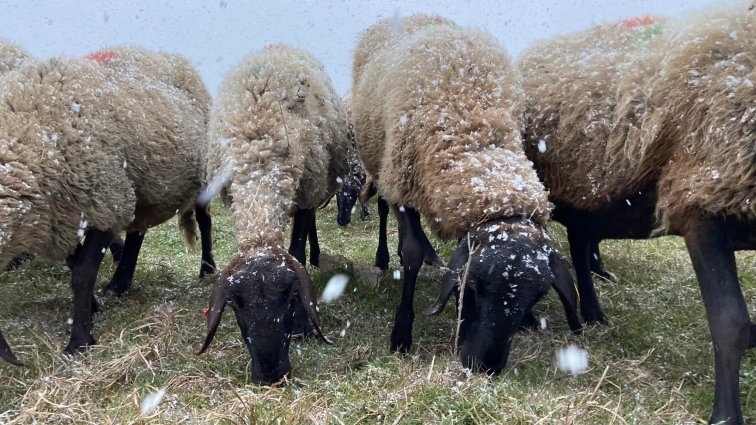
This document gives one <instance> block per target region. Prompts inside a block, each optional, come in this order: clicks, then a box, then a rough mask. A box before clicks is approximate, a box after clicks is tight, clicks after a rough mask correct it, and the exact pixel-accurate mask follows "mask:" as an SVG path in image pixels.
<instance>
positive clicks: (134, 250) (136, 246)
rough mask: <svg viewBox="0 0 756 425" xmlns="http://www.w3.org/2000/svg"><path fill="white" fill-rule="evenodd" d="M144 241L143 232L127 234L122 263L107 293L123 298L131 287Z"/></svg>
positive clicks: (106, 289) (111, 280)
mask: <svg viewBox="0 0 756 425" xmlns="http://www.w3.org/2000/svg"><path fill="white" fill-rule="evenodd" d="M143 241H144V233H143V232H129V233H127V234H126V242H125V243H124V245H123V254H122V255H121V261H120V262H119V263H118V267H117V268H116V271H115V273H113V278H112V279H110V282H108V285H107V286H106V287H105V291H106V292H111V293H113V295H115V296H116V297H121V296H123V294H124V293H125V292H126V291H127V290H128V289H129V286H131V281H132V280H133V279H134V271H135V270H136V263H137V258H138V257H139V251H140V250H141V249H142V242H143Z"/></svg>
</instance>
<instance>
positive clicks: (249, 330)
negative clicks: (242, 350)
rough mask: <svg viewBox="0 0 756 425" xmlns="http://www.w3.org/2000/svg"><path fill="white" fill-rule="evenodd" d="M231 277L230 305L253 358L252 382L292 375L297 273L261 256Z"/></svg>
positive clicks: (271, 380)
mask: <svg viewBox="0 0 756 425" xmlns="http://www.w3.org/2000/svg"><path fill="white" fill-rule="evenodd" d="M230 279H231V280H230V282H229V287H228V289H227V290H228V291H229V294H228V299H229V301H228V304H229V305H230V306H231V307H232V308H233V309H234V313H235V315H236V322H237V323H238V324H239V329H240V330H241V334H242V338H243V339H244V343H245V344H246V345H247V349H248V350H249V355H250V356H251V357H252V382H254V383H255V384H272V383H274V382H278V381H280V380H281V379H283V378H284V377H288V376H289V373H290V372H291V364H290V363H289V343H290V341H291V329H292V322H293V314H294V301H295V299H296V294H295V292H294V289H295V287H298V286H299V283H298V282H297V278H296V275H295V274H294V272H293V271H292V270H290V269H289V268H288V267H286V265H285V264H284V263H282V262H281V260H280V259H278V261H277V262H276V259H275V258H271V257H257V258H253V259H251V261H250V262H248V263H247V264H246V265H245V267H244V268H243V269H242V270H240V271H239V272H237V273H235V274H234V275H232V276H230Z"/></svg>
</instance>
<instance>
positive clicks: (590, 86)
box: [519, 3, 756, 424]
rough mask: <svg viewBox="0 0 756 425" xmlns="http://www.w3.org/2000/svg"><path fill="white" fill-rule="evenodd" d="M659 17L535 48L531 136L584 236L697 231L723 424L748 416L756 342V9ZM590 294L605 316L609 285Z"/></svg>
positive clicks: (549, 180) (716, 413)
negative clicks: (753, 271)
mask: <svg viewBox="0 0 756 425" xmlns="http://www.w3.org/2000/svg"><path fill="white" fill-rule="evenodd" d="M645 21H646V22H643V20H641V21H637V20H636V21H625V22H623V23H621V24H620V25H618V26H613V27H612V26H602V27H598V28H595V29H593V30H590V31H585V32H581V33H578V34H575V35H572V36H569V37H560V38H557V39H554V40H550V41H546V42H541V43H538V44H535V45H534V46H533V47H532V48H530V49H529V50H528V51H527V52H525V53H524V54H523V56H522V58H521V59H520V61H519V66H520V69H521V70H522V72H523V74H524V87H525V90H526V92H527V94H528V107H527V115H528V128H527V132H526V145H527V146H528V147H529V152H530V154H531V155H530V157H531V158H533V160H534V162H535V164H536V168H537V170H538V172H539V175H540V177H541V178H542V179H543V181H544V183H545V185H546V186H547V187H548V188H549V189H550V191H551V199H552V201H553V202H554V203H555V204H556V209H557V211H559V210H560V209H561V210H562V211H563V217H565V221H564V222H565V224H566V225H567V227H568V232H569V233H570V234H571V237H570V244H571V245H573V244H576V243H578V242H582V243H585V241H587V240H591V239H592V240H597V239H602V238H624V237H633V238H644V237H648V236H651V235H654V234H670V235H680V236H683V237H684V238H685V242H686V246H687V248H688V252H689V254H690V257H691V260H692V262H693V266H694V269H695V271H696V275H697V277H698V281H699V285H700V288H701V294H702V297H703V300H704V306H705V308H706V314H707V319H708V322H709V329H710V332H711V336H712V341H713V344H714V347H715V350H714V356H715V389H714V406H713V412H712V415H711V417H710V421H711V422H722V423H724V422H727V423H737V424H740V423H743V417H742V413H741V408H740V397H739V388H738V375H739V369H740V362H741V359H742V356H743V354H744V352H745V349H746V348H747V347H753V346H754V345H756V342H755V341H756V338H754V337H753V336H752V335H756V331H755V330H756V328H754V325H753V324H752V323H751V321H750V318H749V314H748V310H747V308H746V305H745V301H744V299H743V295H742V292H741V290H740V286H739V282H738V276H737V269H736V263H735V257H734V251H735V250H740V249H754V248H756V244H754V240H756V233H754V230H753V229H754V228H756V227H754V224H756V210H755V209H754V207H753V204H752V199H754V196H756V183H754V182H755V181H756V179H755V178H754V177H756V176H755V174H756V166H755V165H754V162H753V158H754V153H755V152H754V134H756V107H754V104H756V90H755V89H754V84H753V82H754V81H756V70H755V69H754V63H756V49H755V48H754V43H753V40H754V39H756V25H754V24H756V22H755V21H756V14H754V11H753V10H749V8H748V4H747V3H742V4H735V5H732V6H728V7H721V8H719V9H711V10H706V11H702V12H700V13H699V14H698V15H695V16H690V17H687V18H686V19H684V20H680V21H679V22H670V23H669V24H666V25H664V26H663V27H661V26H658V25H656V24H655V23H654V22H651V21H650V20H649V19H645ZM638 24H645V25H638ZM605 43H606V44H605ZM577 59H579V60H577ZM540 141H545V142H542V143H545V145H546V146H545V150H543V152H537V151H536V148H535V147H536V146H537V145H538V143H539V142H540ZM557 165H558V166H557ZM623 204H624V205H623ZM555 216H557V214H556V213H555ZM587 223H590V226H587ZM655 230H656V231H657V232H656V233H654V231H655ZM572 234H575V236H572ZM581 249H584V248H575V247H571V250H572V252H573V256H574V255H575V254H576V253H580V250H581ZM573 258H574V257H573ZM579 262H580V261H576V264H575V267H576V271H577V269H578V267H579V264H578V263H579ZM579 274H580V273H578V275H579ZM583 278H585V276H583ZM578 279H579V281H580V280H581V276H580V275H579V276H578ZM585 282H587V283H585ZM586 287H587V288H588V289H590V290H591V291H592V290H593V288H592V283H591V282H590V276H588V278H587V281H584V282H580V292H581V294H582V293H583V292H584V289H586ZM583 295H584V294H583ZM587 302H588V304H584V303H583V301H581V305H582V307H583V309H584V312H585V309H586V307H588V308H593V309H598V310H594V313H595V311H600V309H599V307H598V301H597V299H596V298H595V294H592V297H590V298H589V299H588V301H587ZM584 314H585V313H584Z"/></svg>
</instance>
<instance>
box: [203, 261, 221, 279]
mask: <svg viewBox="0 0 756 425" xmlns="http://www.w3.org/2000/svg"><path fill="white" fill-rule="evenodd" d="M216 271H217V270H216V269H215V265H214V264H208V263H206V262H204V261H203V262H202V267H200V272H199V278H200V279H203V278H205V277H206V276H210V275H213V274H215V272H216Z"/></svg>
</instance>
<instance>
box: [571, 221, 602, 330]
mask: <svg viewBox="0 0 756 425" xmlns="http://www.w3.org/2000/svg"><path fill="white" fill-rule="evenodd" d="M567 239H568V240H569V243H570V255H571V256H572V265H573V267H574V268H575V277H576V279H577V284H578V294H580V311H581V312H582V314H583V320H585V321H586V323H596V322H601V323H603V322H605V321H606V317H605V316H604V312H603V311H602V310H601V305H600V304H599V301H598V296H597V295H596V288H595V287H594V286H593V276H591V269H590V256H591V240H589V238H588V237H586V235H585V233H584V232H583V231H582V229H579V228H575V227H573V226H570V227H568V228H567Z"/></svg>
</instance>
